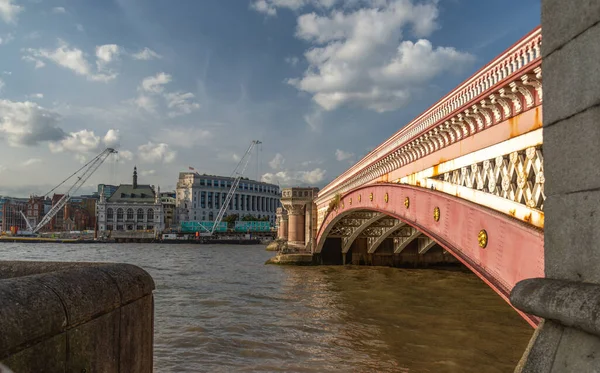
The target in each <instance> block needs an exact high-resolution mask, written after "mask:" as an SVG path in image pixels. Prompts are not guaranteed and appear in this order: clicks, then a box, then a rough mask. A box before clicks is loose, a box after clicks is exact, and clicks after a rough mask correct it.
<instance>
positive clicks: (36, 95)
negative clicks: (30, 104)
mask: <svg viewBox="0 0 600 373" xmlns="http://www.w3.org/2000/svg"><path fill="white" fill-rule="evenodd" d="M27 97H29V98H44V94H43V93H32V94H30V95H27Z"/></svg>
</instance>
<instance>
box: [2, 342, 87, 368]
mask: <svg viewBox="0 0 600 373" xmlns="http://www.w3.org/2000/svg"><path fill="white" fill-rule="evenodd" d="M0 362H1V363H2V364H4V365H6V366H7V367H8V368H10V369H11V370H12V371H13V372H15V373H39V372H44V373H59V372H60V373H63V372H65V366H66V363H67V335H66V333H62V334H59V335H55V336H54V337H52V338H49V339H46V340H44V341H42V342H39V343H37V344H35V345H33V346H30V347H28V348H26V349H24V350H22V351H19V352H17V353H16V354H13V355H11V356H10V357H8V358H6V359H4V360H2V361H0ZM79 372H80V371H79Z"/></svg>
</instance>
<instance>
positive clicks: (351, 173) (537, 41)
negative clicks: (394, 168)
mask: <svg viewBox="0 0 600 373" xmlns="http://www.w3.org/2000/svg"><path fill="white" fill-rule="evenodd" d="M541 42H542V34H541V28H540V27H538V28H536V29H535V30H533V31H532V32H531V33H529V34H528V35H526V36H525V37H523V38H522V39H521V40H520V41H518V42H517V43H516V44H514V45H513V46H512V47H510V48H508V49H507V50H506V51H505V52H504V53H502V54H501V55H500V56H498V57H497V58H496V59H494V60H493V61H491V62H490V63H488V64H487V65H485V66H484V67H483V68H481V69H480V70H479V71H478V72H477V73H475V74H474V75H473V76H472V77H471V78H469V79H467V80H466V81H465V82H463V83H462V84H461V85H459V86H458V87H457V88H456V89H454V90H453V91H452V92H450V93H448V94H447V95H446V96H444V97H443V98H442V99H441V100H440V101H438V102H437V103H436V104H435V105H433V106H432V107H431V108H429V109H428V110H426V111H425V112H424V113H423V114H421V115H419V116H418V117H417V118H415V119H414V120H413V121H411V122H410V123H408V124H407V125H406V126H404V128H402V129H401V130H400V131H398V132H397V133H396V134H394V135H393V136H392V137H390V138H389V139H388V140H386V141H385V142H384V143H382V144H381V145H379V146H378V147H377V148H376V149H374V150H373V151H371V152H370V153H369V154H367V155H366V156H365V157H364V158H362V159H361V160H360V161H359V162H358V163H356V164H355V165H354V166H352V167H351V168H350V169H348V170H347V171H346V172H344V173H343V174H341V175H340V176H339V177H337V178H336V179H335V180H334V181H332V182H331V183H330V184H328V185H327V186H326V187H325V188H323V189H322V191H321V192H320V193H319V199H321V197H326V196H329V195H331V194H332V193H334V192H336V191H337V190H338V189H339V188H340V187H341V186H343V185H344V184H347V183H348V182H349V181H350V180H351V179H353V178H354V177H356V176H357V175H358V174H359V173H360V172H361V171H365V170H366V169H367V168H369V167H374V164H375V163H376V162H377V161H381V160H382V159H383V158H384V157H385V156H387V155H389V154H390V153H391V152H393V151H395V150H396V149H398V148H399V147H401V146H403V145H404V144H406V143H408V142H409V141H411V140H414V139H416V138H418V137H419V136H421V135H423V134H424V133H425V132H427V131H429V130H431V129H432V128H433V127H436V126H438V125H440V124H443V123H444V121H445V120H446V119H447V118H448V117H450V116H452V115H453V114H454V113H456V112H457V111H459V110H460V109H461V108H464V107H465V106H466V105H467V104H469V103H470V102H472V101H474V100H476V99H477V98H478V97H480V96H482V95H484V94H486V93H487V92H489V91H491V90H493V89H494V88H497V87H498V86H499V85H503V84H506V83H507V80H509V79H510V78H512V77H513V76H514V75H516V74H519V73H522V72H523V71H524V70H527V69H529V68H531V67H532V65H534V64H537V63H539V61H540V60H541Z"/></svg>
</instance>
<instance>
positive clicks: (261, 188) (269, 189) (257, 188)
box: [200, 179, 279, 194]
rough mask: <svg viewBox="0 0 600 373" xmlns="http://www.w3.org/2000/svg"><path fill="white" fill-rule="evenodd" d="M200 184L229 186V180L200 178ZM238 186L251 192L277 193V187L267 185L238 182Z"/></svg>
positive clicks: (220, 186)
mask: <svg viewBox="0 0 600 373" xmlns="http://www.w3.org/2000/svg"><path fill="white" fill-rule="evenodd" d="M200 186H208V187H215V188H231V181H229V180H228V181H226V180H207V179H200ZM238 188H239V189H240V190H249V191H252V192H260V193H269V194H279V188H277V187H273V186H269V185H261V184H250V183H242V182H240V184H239V185H238Z"/></svg>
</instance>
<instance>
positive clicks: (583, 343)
mask: <svg viewBox="0 0 600 373" xmlns="http://www.w3.org/2000/svg"><path fill="white" fill-rule="evenodd" d="M599 351H600V339H599V338H598V337H597V336H594V335H591V334H587V333H585V332H582V331H580V330H577V329H573V328H565V331H564V332H563V335H562V338H561V340H560V345H559V346H558V350H557V351H556V356H555V357H554V364H553V367H552V373H562V372H599V371H600V352H599Z"/></svg>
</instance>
